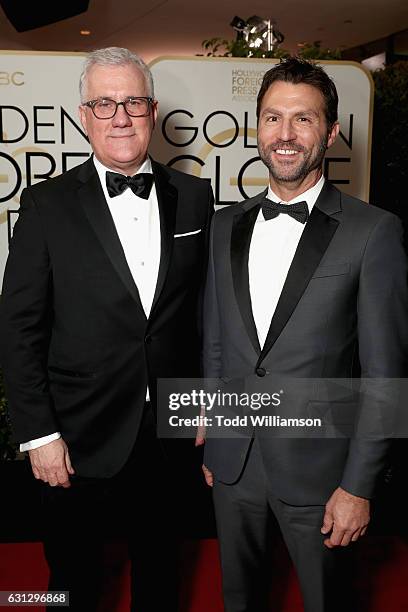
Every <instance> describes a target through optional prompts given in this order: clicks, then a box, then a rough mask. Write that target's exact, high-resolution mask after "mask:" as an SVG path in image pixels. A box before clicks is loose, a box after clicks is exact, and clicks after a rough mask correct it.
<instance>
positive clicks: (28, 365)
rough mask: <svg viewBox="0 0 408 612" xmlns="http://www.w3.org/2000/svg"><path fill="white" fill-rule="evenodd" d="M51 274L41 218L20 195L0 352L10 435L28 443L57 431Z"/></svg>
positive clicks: (2, 305) (0, 306)
mask: <svg viewBox="0 0 408 612" xmlns="http://www.w3.org/2000/svg"><path fill="white" fill-rule="evenodd" d="M51 299H52V274H51V266H50V259H49V254H48V249H47V244H46V240H45V236H44V231H43V227H42V223H41V218H40V215H39V212H38V209H37V206H36V203H35V201H34V199H33V198H32V196H31V193H30V191H29V190H28V189H24V191H23V193H22V196H21V204H20V214H19V218H18V220H17V222H16V224H15V226H14V232H13V238H12V240H11V244H10V252H9V257H8V260H7V264H6V270H5V274H4V282H3V290H2V297H1V301H0V347H1V348H0V351H1V363H2V368H3V371H4V379H5V387H6V394H7V398H8V405H9V415H10V419H11V424H12V428H13V431H14V436H15V438H16V440H17V441H18V442H26V441H28V440H32V439H35V438H40V437H42V436H46V435H48V434H51V433H53V432H56V431H58V430H59V427H58V424H57V421H56V418H55V415H54V410H53V404H52V399H51V396H50V393H49V388H48V376H47V356H48V347H49V339H50V332H51V324H52V304H51Z"/></svg>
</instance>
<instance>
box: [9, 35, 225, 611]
mask: <svg viewBox="0 0 408 612" xmlns="http://www.w3.org/2000/svg"><path fill="white" fill-rule="evenodd" d="M80 94H81V105H80V107H79V113H80V118H81V122H82V125H83V128H84V130H85V132H86V134H87V136H88V138H89V141H90V144H91V147H92V149H93V155H92V157H91V158H90V159H89V160H88V161H86V162H85V163H83V164H81V165H79V166H77V167H76V168H74V169H72V170H70V171H69V172H67V173H65V174H63V175H61V176H59V177H57V178H54V179H51V180H49V181H46V182H42V183H39V184H36V185H34V186H32V187H29V188H27V189H25V190H24V191H23V193H22V197H21V207H20V215H19V219H18V221H17V223H16V225H15V229H14V236H13V240H12V243H11V247H10V254H9V259H8V263H7V268H6V272H5V277H4V286H3V295H2V301H1V327H0V343H1V347H2V348H1V352H2V365H3V368H4V374H5V379H6V386H7V393H8V400H9V406H10V416H11V420H12V424H13V428H14V432H15V437H16V439H17V440H18V441H19V442H20V443H21V450H23V451H28V453H29V457H30V461H31V465H32V470H33V473H34V476H35V478H37V479H39V480H41V481H43V483H45V484H44V486H43V498H44V517H45V521H44V522H45V523H46V528H47V529H46V532H47V533H46V537H45V554H46V558H47V561H48V564H49V567H50V583H49V590H53V591H60V590H62V591H69V592H70V610H75V611H79V610H81V611H85V610H86V612H92V611H93V610H96V609H97V607H98V597H99V596H100V594H101V591H102V583H103V572H102V563H101V561H102V553H103V550H102V544H103V536H106V535H109V533H110V528H111V527H112V525H113V527H114V530H115V531H116V528H117V527H118V526H122V523H123V525H124V529H125V530H126V535H128V533H127V531H128V530H127V526H128V525H133V526H134V529H133V530H132V534H131V537H130V538H129V540H130V546H129V550H130V555H131V559H132V562H133V563H132V570H131V578H132V580H131V583H132V598H131V600H132V601H131V609H132V610H138V611H140V612H145V611H146V610H154V611H156V610H166V612H169V611H172V610H176V609H177V593H176V577H175V575H174V574H175V569H176V563H175V561H174V559H173V556H172V554H173V553H174V549H173V546H172V543H171V536H172V533H173V532H174V530H175V527H174V522H173V520H174V517H173V513H172V510H173V509H174V507H175V505H177V491H175V490H174V487H175V486H176V482H175V481H177V480H178V479H179V476H180V474H179V471H178V467H177V464H176V465H173V464H172V463H171V461H169V460H168V458H169V457H168V454H167V450H168V449H167V450H166V448H164V447H163V445H162V442H161V441H160V440H158V439H157V436H156V427H155V421H156V379H157V378H159V377H166V378H170V377H196V376H199V375H200V329H199V327H200V325H199V312H200V295H201V285H202V280H203V275H204V270H205V268H206V250H207V235H208V228H209V222H210V218H211V214H212V210H213V198H212V191H211V186H210V185H209V183H208V182H207V181H204V180H201V179H198V178H195V177H191V176H188V175H186V174H183V173H181V172H178V171H176V170H173V169H171V168H167V167H165V166H163V165H161V164H159V163H157V162H155V161H154V160H153V159H151V158H150V157H149V156H148V147H149V143H150V140H151V137H152V132H153V129H154V126H155V123H156V118H157V101H156V100H155V98H154V92H153V81H152V75H151V73H150V71H149V69H148V68H147V66H146V65H145V64H144V63H143V61H142V60H141V59H140V58H139V57H138V56H136V55H135V54H133V53H131V52H130V51H128V50H127V49H121V48H116V47H112V48H107V49H100V50H97V51H94V52H92V53H90V54H89V55H88V57H87V59H86V61H85V66H84V70H83V73H82V75H81V80H80ZM187 460H188V459H187ZM175 474H177V477H175V476H174V475H175Z"/></svg>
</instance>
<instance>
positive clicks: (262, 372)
mask: <svg viewBox="0 0 408 612" xmlns="http://www.w3.org/2000/svg"><path fill="white" fill-rule="evenodd" d="M265 374H266V370H265V368H256V375H257V376H260V377H262V376H265Z"/></svg>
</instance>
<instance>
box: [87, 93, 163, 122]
mask: <svg viewBox="0 0 408 612" xmlns="http://www.w3.org/2000/svg"><path fill="white" fill-rule="evenodd" d="M153 102H154V100H153V98H151V97H146V96H136V97H134V96H129V97H128V98H126V100H123V101H122V102H116V100H111V98H97V99H96V100H89V102H84V103H83V104H81V106H89V108H91V109H92V112H93V114H94V115H95V117H96V118H97V119H112V117H114V116H115V115H116V111H117V110H118V106H119V105H120V104H121V105H122V106H123V108H124V109H125V111H126V112H127V114H128V115H129V116H130V117H146V116H147V115H148V114H149V113H150V105H151V104H153Z"/></svg>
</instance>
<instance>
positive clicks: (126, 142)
mask: <svg viewBox="0 0 408 612" xmlns="http://www.w3.org/2000/svg"><path fill="white" fill-rule="evenodd" d="M84 95H85V100H84V101H88V100H95V99H96V98H111V99H112V100H116V102H121V101H123V100H125V99H126V98H127V97H130V96H149V95H150V92H149V91H148V87H147V83H146V79H145V77H144V74H143V72H142V71H141V70H140V69H139V68H138V67H137V66H135V65H133V64H124V65H117V66H116V65H113V66H99V65H94V66H93V67H92V68H91V69H90V70H89V72H88V75H87V80H86V86H85V92H84ZM79 115H80V119H81V123H82V126H83V127H84V130H85V132H86V133H87V135H88V138H89V141H90V143H91V146H92V149H93V151H94V153H95V156H96V157H97V158H98V160H99V161H100V162H101V163H102V164H104V165H105V166H107V167H108V168H110V169H111V170H114V171H115V172H120V173H122V174H127V175H132V174H134V173H135V172H136V171H137V170H138V169H139V168H140V166H141V165H142V163H143V162H144V161H145V159H146V157H147V150H148V147H149V143H150V139H151V137H152V132H153V128H154V125H155V122H156V118H157V103H156V102H154V103H153V105H150V112H149V115H148V116H147V117H129V115H128V114H127V113H126V111H125V109H124V108H123V106H122V105H120V106H118V109H117V111H116V114H115V116H114V117H113V118H112V119H97V118H96V117H95V116H94V114H93V112H92V109H91V108H89V107H87V106H80V107H79Z"/></svg>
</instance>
